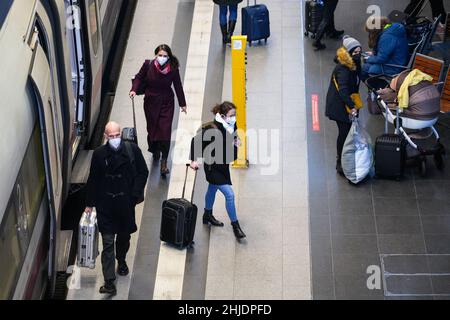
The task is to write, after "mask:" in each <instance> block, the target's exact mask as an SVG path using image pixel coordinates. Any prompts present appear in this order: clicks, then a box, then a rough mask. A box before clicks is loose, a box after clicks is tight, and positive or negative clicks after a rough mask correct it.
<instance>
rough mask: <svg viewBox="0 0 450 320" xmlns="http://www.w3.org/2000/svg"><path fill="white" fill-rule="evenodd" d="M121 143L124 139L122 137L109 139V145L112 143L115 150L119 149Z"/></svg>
mask: <svg viewBox="0 0 450 320" xmlns="http://www.w3.org/2000/svg"><path fill="white" fill-rule="evenodd" d="M121 143H122V139H121V138H116V139H110V140H109V145H110V146H111V147H112V148H113V149H114V150H117V149H119V147H120V144H121Z"/></svg>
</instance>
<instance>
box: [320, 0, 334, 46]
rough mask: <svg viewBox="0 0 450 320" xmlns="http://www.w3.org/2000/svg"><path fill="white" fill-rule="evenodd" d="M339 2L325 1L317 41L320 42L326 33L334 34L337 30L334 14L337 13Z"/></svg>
mask: <svg viewBox="0 0 450 320" xmlns="http://www.w3.org/2000/svg"><path fill="white" fill-rule="evenodd" d="M338 2H339V0H324V8H323V10H324V12H323V19H322V22H321V23H320V25H319V29H318V31H317V35H316V40H317V41H320V40H321V39H322V38H323V36H324V35H325V32H333V31H335V30H336V26H335V25H334V12H335V11H336V8H337V5H338Z"/></svg>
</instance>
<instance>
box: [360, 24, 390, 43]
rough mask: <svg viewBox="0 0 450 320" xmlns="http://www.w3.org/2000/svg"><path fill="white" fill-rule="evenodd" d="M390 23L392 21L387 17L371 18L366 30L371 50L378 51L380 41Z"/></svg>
mask: <svg viewBox="0 0 450 320" xmlns="http://www.w3.org/2000/svg"><path fill="white" fill-rule="evenodd" d="M389 23H390V21H389V18H387V17H370V18H369V19H368V20H367V22H366V28H365V29H366V31H367V32H368V33H369V48H370V49H378V39H379V38H380V36H381V34H382V33H383V31H384V28H385V27H386V26H387V25H388V24H389ZM376 51H377V50H376Z"/></svg>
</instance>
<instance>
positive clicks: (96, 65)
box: [74, 0, 103, 139]
mask: <svg viewBox="0 0 450 320" xmlns="http://www.w3.org/2000/svg"><path fill="white" fill-rule="evenodd" d="M74 2H76V3H79V2H80V0H74ZM83 4H84V6H82V8H83V9H84V16H85V17H86V19H85V27H86V32H85V33H84V34H85V35H86V37H85V38H86V39H88V43H89V57H90V70H89V73H90V80H91V86H90V88H91V90H90V91H91V92H90V93H91V94H90V112H89V114H90V115H89V131H88V138H89V139H90V138H91V137H92V133H93V131H94V127H95V125H96V123H97V120H98V117H99V113H100V104H101V92H102V80H103V40H102V28H101V23H100V11H99V8H100V7H99V2H98V0H83Z"/></svg>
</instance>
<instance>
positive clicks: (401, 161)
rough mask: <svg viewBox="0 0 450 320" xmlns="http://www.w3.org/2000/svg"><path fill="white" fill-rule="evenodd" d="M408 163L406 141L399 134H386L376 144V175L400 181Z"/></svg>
mask: <svg viewBox="0 0 450 320" xmlns="http://www.w3.org/2000/svg"><path fill="white" fill-rule="evenodd" d="M405 162H406V140H405V139H403V137H402V136H399V135H397V134H384V135H382V136H380V137H378V138H377V141H376V143H375V174H376V176H377V177H380V178H392V179H400V178H401V177H402V176H403V172H404V169H405Z"/></svg>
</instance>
